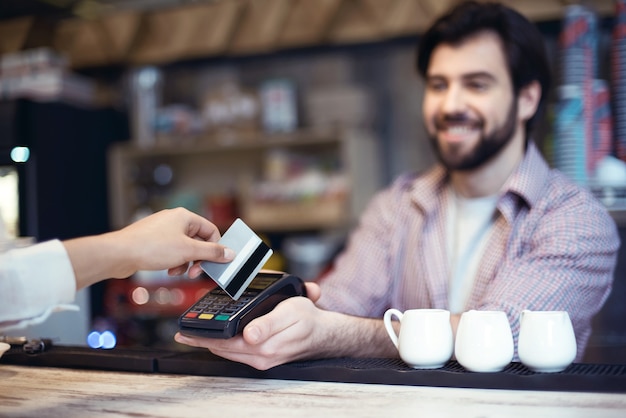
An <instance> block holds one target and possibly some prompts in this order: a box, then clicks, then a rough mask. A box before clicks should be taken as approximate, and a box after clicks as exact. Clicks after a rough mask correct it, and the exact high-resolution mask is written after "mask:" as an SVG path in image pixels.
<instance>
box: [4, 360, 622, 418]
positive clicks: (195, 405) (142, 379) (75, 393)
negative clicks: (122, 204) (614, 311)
mask: <svg viewBox="0 0 626 418" xmlns="http://www.w3.org/2000/svg"><path fill="white" fill-rule="evenodd" d="M625 412H626V397H625V396H624V395H623V394H605V393H567V392H537V391H511V390H493V389H461V388H434V387H423V386H394V385H378V384H354V383H332V382H304V381H296V380H290V381H286V380H275V379H249V378H226V377H211V376H189V375H174V374H158V373H157V374H155V373H128V372H106V371H92V370H74V369H63V368H46V367H31V366H12V365H7V364H2V360H0V416H3V417H5V416H6V417H15V416H28V417H34V416H37V417H52V416H55V417H57V416H63V417H113V416H133V417H173V416H178V417H186V418H189V417H200V416H202V417H207V416H224V417H227V416H233V417H252V416H254V417H257V418H262V417H272V418H280V417H294V416H298V417H350V418H355V417H381V416H391V417H394V418H396V417H404V416H411V417H414V416H423V417H442V416H445V417H456V418H461V417H508V418H516V417H529V416H535V417H540V416H541V417H543V416H546V417H556V416H558V417H594V418H603V417H616V418H617V417H620V418H621V417H623V416H625Z"/></svg>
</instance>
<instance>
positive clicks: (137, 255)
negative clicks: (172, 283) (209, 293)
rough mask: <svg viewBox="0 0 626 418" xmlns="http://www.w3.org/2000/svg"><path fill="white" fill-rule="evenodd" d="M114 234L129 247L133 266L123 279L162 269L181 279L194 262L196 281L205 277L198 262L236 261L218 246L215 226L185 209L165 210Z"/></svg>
mask: <svg viewBox="0 0 626 418" xmlns="http://www.w3.org/2000/svg"><path fill="white" fill-rule="evenodd" d="M112 234H113V235H115V239H116V240H117V241H118V242H119V243H120V244H121V245H123V246H125V247H127V249H128V251H129V255H132V257H131V260H132V261H133V263H134V264H133V265H132V266H131V267H130V269H129V270H128V271H126V272H124V273H122V274H121V277H126V276H128V275H129V274H128V273H130V274H133V273H135V272H136V271H137V270H163V269H168V273H169V274H170V275H181V274H185V272H186V271H187V268H188V267H189V262H193V261H195V262H194V263H193V265H192V266H191V267H190V268H189V277H192V278H194V277H197V276H198V275H200V273H202V270H201V269H200V265H199V261H203V260H209V261H216V262H228V261H231V260H232V259H233V258H234V257H235V253H234V252H233V251H232V250H231V249H229V248H226V247H224V246H222V245H220V244H217V243H216V242H217V241H218V240H219V239H220V232H219V230H218V229H217V227H216V226H215V225H214V224H213V223H211V222H209V221H208V220H206V219H205V218H203V217H202V216H200V215H197V214H195V213H193V212H190V211H188V210H187V209H184V208H176V209H166V210H162V211H160V212H157V213H155V214H153V215H151V216H148V217H146V218H144V219H141V220H139V221H137V222H135V223H133V224H131V225H129V226H127V227H126V228H124V229H121V230H119V231H117V232H113V233H112ZM198 260H199V261H198Z"/></svg>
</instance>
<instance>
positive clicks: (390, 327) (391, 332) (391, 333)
mask: <svg viewBox="0 0 626 418" xmlns="http://www.w3.org/2000/svg"><path fill="white" fill-rule="evenodd" d="M394 315H395V316H396V317H397V318H398V320H399V321H400V322H402V316H403V314H402V312H400V311H399V310H397V309H394V308H391V309H387V311H385V315H383V323H384V324H385V329H386V330H387V334H389V338H391V342H392V343H393V345H395V346H396V348H398V334H396V330H395V329H394V328H393V324H392V323H391V317H392V316H394Z"/></svg>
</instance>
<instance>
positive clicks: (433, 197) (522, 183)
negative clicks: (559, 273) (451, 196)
mask: <svg viewBox="0 0 626 418" xmlns="http://www.w3.org/2000/svg"><path fill="white" fill-rule="evenodd" d="M549 173H550V167H549V166H548V164H547V162H546V161H545V159H544V158H543V157H542V155H541V153H540V152H539V149H538V148H537V146H536V145H535V143H534V142H533V141H529V143H528V147H527V149H526V154H525V155H524V158H523V159H522V161H521V162H520V164H519V165H518V166H517V168H516V169H515V170H514V171H513V173H512V174H511V175H510V176H509V178H508V179H507V180H506V182H505V183H504V185H503V186H502V189H501V190H500V199H499V201H498V209H499V210H500V212H501V213H502V214H503V215H504V216H505V218H507V220H508V221H511V220H512V219H513V218H514V217H515V215H516V213H517V212H518V210H519V208H520V207H521V206H523V205H525V206H528V207H529V208H532V207H533V206H534V205H535V204H536V203H537V201H538V200H539V199H540V197H541V192H542V188H543V186H544V185H545V184H546V182H547V181H548V176H549ZM447 185H448V172H447V170H446V169H445V168H444V167H443V166H442V165H441V164H437V165H435V166H434V167H433V168H431V169H430V170H428V171H427V172H425V173H424V175H421V176H418V177H417V178H415V179H414V180H413V182H412V183H411V184H410V185H409V187H410V188H411V189H412V190H411V198H412V200H413V202H414V203H415V204H416V205H417V206H418V207H419V208H421V210H422V211H423V212H424V214H425V215H426V216H429V215H430V214H432V213H434V212H435V211H437V209H438V208H439V207H441V205H442V204H444V203H445V202H444V199H445V195H446V193H444V192H445V188H446V187H447Z"/></svg>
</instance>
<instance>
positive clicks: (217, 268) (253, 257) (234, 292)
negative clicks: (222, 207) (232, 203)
mask: <svg viewBox="0 0 626 418" xmlns="http://www.w3.org/2000/svg"><path fill="white" fill-rule="evenodd" d="M219 243H220V244H222V245H225V246H227V247H228V248H231V249H232V250H233V251H235V254H236V255H235V259H234V260H233V261H231V262H230V263H214V262H212V261H203V262H202V263H200V267H202V270H204V272H205V273H206V274H208V275H209V277H210V278H211V279H213V280H214V281H215V282H216V283H217V284H218V286H219V287H221V288H222V289H223V290H224V291H225V292H226V293H228V295H229V296H230V297H231V298H233V299H235V300H237V299H239V297H240V296H241V294H242V293H243V292H244V290H246V288H247V287H248V285H249V284H250V282H251V281H252V279H254V278H255V277H256V275H257V273H258V272H259V270H261V268H262V267H263V265H264V264H265V263H266V262H267V260H268V259H269V258H270V256H271V255H272V253H273V251H272V250H271V249H270V247H268V246H267V245H266V244H265V243H264V242H263V240H261V238H259V236H258V235H257V234H255V233H254V231H253V230H252V229H250V227H248V225H246V224H245V223H244V222H243V221H242V220H241V219H239V218H237V219H236V220H235V222H233V224H232V225H231V226H230V227H229V228H228V230H227V231H226V232H225V233H224V235H223V236H222V238H221V239H220V241H219Z"/></svg>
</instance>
